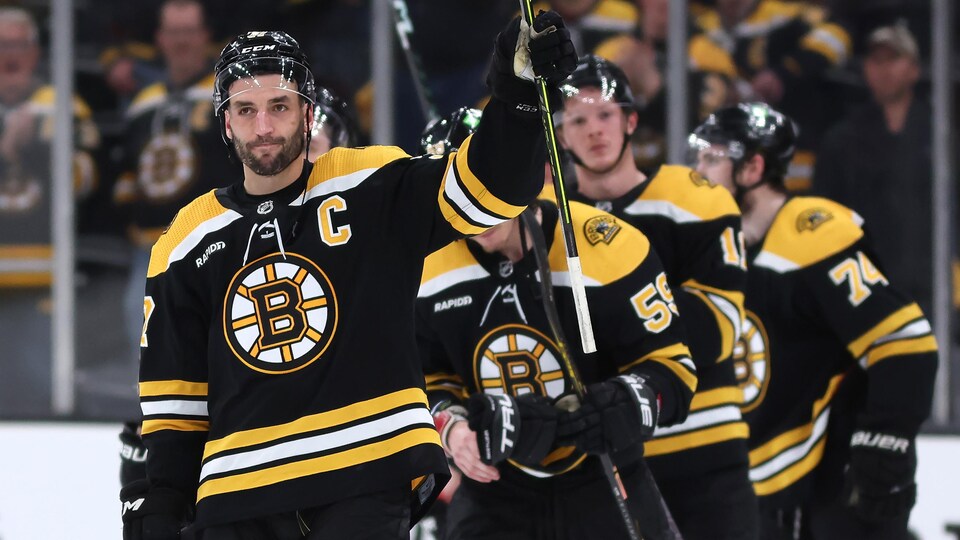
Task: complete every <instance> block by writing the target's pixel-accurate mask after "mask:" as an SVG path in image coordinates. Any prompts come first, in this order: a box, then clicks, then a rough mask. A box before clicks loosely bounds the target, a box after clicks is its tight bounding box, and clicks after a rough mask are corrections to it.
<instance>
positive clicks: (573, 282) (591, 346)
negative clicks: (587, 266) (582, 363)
mask: <svg viewBox="0 0 960 540" xmlns="http://www.w3.org/2000/svg"><path fill="white" fill-rule="evenodd" d="M567 271H568V272H569V273H570V289H571V290H572V291H573V304H574V306H576V308H577V323H578V324H579V325H580V341H581V343H583V352H585V353H587V354H590V353H592V352H597V342H596V341H595V340H594V339H593V323H592V322H590V307H589V306H588V305H587V290H586V289H585V288H584V287H583V268H582V267H581V266H580V257H567Z"/></svg>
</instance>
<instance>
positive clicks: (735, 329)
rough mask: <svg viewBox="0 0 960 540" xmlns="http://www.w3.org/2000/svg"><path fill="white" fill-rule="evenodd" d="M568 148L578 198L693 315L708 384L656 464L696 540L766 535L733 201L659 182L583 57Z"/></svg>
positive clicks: (669, 433)
mask: <svg viewBox="0 0 960 540" xmlns="http://www.w3.org/2000/svg"><path fill="white" fill-rule="evenodd" d="M561 91H562V92H563V95H564V110H563V111H562V112H560V113H558V114H557V122H556V123H557V124H558V125H559V126H560V133H559V140H560V142H561V144H562V145H563V147H564V148H565V149H566V151H567V152H568V154H569V155H570V157H572V159H573V161H574V164H575V172H576V178H577V185H576V188H575V189H571V190H570V193H571V197H572V198H574V199H577V200H580V201H583V202H587V203H589V204H592V205H594V206H596V207H597V208H599V209H601V210H606V211H608V212H610V213H611V214H613V215H615V216H617V217H618V218H620V219H622V220H624V221H626V222H628V223H630V224H631V225H633V226H635V227H637V228H638V229H640V230H641V231H643V233H644V234H645V235H646V236H647V238H649V239H650V244H651V245H652V246H653V249H654V251H656V252H657V254H658V255H659V256H660V260H661V261H662V262H663V267H664V269H665V270H666V275H667V280H668V282H669V285H670V288H671V289H672V290H673V293H674V297H675V298H676V303H677V307H679V308H680V313H682V314H683V317H682V318H681V322H682V324H683V326H684V327H685V328H686V330H687V336H688V337H689V341H688V344H689V346H690V352H691V353H692V354H693V361H694V362H695V363H696V365H697V373H698V377H699V380H700V383H699V385H698V386H697V393H696V395H695V396H694V398H693V403H692V404H691V407H690V416H689V417H688V418H687V420H686V422H684V423H682V424H680V425H677V426H673V427H671V428H669V429H665V428H659V429H657V431H656V433H654V438H653V440H651V441H650V442H648V443H647V445H646V456H647V458H648V460H647V462H648V463H649V465H650V469H651V470H652V471H653V475H654V476H655V477H656V479H657V483H658V484H659V485H660V488H661V490H662V492H663V496H664V499H665V500H666V502H667V505H668V506H669V507H670V509H671V511H672V512H673V516H674V518H675V519H676V521H677V525H678V526H679V528H680V531H681V532H682V533H683V535H684V538H687V539H697V538H705V539H711V540H716V539H722V538H729V539H740V538H754V537H755V536H756V523H755V522H754V521H752V518H753V516H754V515H755V514H756V498H755V497H754V495H753V491H752V489H751V488H750V483H749V481H748V479H747V447H746V439H747V436H748V432H747V426H746V424H745V423H744V422H743V421H742V418H741V414H740V409H739V405H740V403H741V401H742V395H741V392H740V390H739V388H737V382H736V378H735V376H734V371H733V363H732V362H731V361H730V357H731V355H732V353H733V346H734V343H736V341H737V339H738V338H739V336H740V329H741V321H742V317H743V289H744V287H745V280H746V272H745V267H744V262H743V258H742V256H741V253H742V238H741V236H740V212H739V210H738V209H737V205H736V203H735V202H734V200H733V198H732V197H731V196H730V194H728V193H727V192H725V191H724V190H722V189H719V188H717V187H715V186H711V185H710V184H709V183H708V182H707V181H706V180H704V179H703V178H702V177H701V176H700V175H699V174H697V173H696V172H695V171H693V170H691V169H689V168H687V167H681V166H676V165H664V166H662V167H660V168H659V169H658V170H657V171H656V172H655V173H654V174H652V175H651V176H649V177H648V176H646V175H645V174H644V173H642V172H640V171H639V170H638V169H637V167H636V165H635V162H634V158H633V155H632V150H631V147H630V146H629V145H628V142H629V137H630V135H631V134H632V133H633V131H634V129H636V126H637V113H636V111H635V103H634V99H633V95H632V94H631V91H630V88H629V84H628V83H627V80H626V78H625V76H624V74H623V72H622V71H621V70H620V69H619V68H618V67H616V66H615V65H614V64H612V63H610V62H608V61H606V60H603V59H602V58H599V57H595V56H585V57H582V58H581V60H580V63H579V64H578V66H577V69H576V71H574V73H573V74H572V75H571V76H570V78H569V79H568V80H567V81H565V82H564V84H563V85H562V86H561Z"/></svg>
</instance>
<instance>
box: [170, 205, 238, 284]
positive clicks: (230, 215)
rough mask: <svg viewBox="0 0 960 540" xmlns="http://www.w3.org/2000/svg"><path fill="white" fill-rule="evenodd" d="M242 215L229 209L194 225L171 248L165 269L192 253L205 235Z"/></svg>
mask: <svg viewBox="0 0 960 540" xmlns="http://www.w3.org/2000/svg"><path fill="white" fill-rule="evenodd" d="M240 217H241V216H240V213H239V212H236V211H234V210H227V211H226V212H224V213H222V214H219V215H217V216H214V217H212V218H210V219H208V220H206V221H204V222H202V223H201V224H200V225H198V226H196V227H194V229H193V230H192V231H190V234H188V235H187V236H185V237H184V238H183V240H181V241H180V243H179V244H177V245H176V246H175V247H174V248H173V249H172V250H170V257H168V258H167V267H166V268H164V271H166V270H167V269H169V268H170V265H171V264H173V263H175V262H176V261H179V260H180V259H182V258H184V257H186V256H187V253H190V251H191V250H192V249H193V248H195V247H197V244H199V243H200V242H201V241H202V240H203V238H204V237H205V236H207V235H208V234H210V233H212V232H214V231H219V230H220V229H222V228H224V227H226V226H227V225H229V224H231V223H233V222H234V221H236V220H238V219H240Z"/></svg>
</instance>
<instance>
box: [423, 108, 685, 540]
mask: <svg viewBox="0 0 960 540" xmlns="http://www.w3.org/2000/svg"><path fill="white" fill-rule="evenodd" d="M478 120H479V117H478V115H477V114H476V112H475V111H473V112H471V111H470V110H467V109H462V110H461V111H458V112H457V113H455V114H454V116H453V117H452V118H450V119H445V120H442V121H440V122H439V123H437V124H435V125H434V126H433V129H432V130H431V131H430V132H428V134H427V136H426V137H425V138H424V146H425V150H427V151H428V152H429V151H448V152H449V151H451V150H455V149H456V146H457V142H458V141H459V140H462V139H463V137H464V136H465V134H467V133H469V132H470V130H472V129H475V128H476V124H477V121H478ZM484 122H486V120H484ZM571 215H572V219H573V227H574V229H575V230H576V234H577V240H578V244H579V245H580V246H581V249H582V250H583V251H581V257H582V260H583V263H584V274H585V280H586V282H587V283H588V284H589V286H588V289H587V297H588V300H589V303H590V305H591V306H593V309H592V310H591V313H592V316H593V322H594V328H595V330H596V336H597V348H598V352H597V353H596V354H591V355H585V354H583V353H582V352H581V350H580V349H579V343H577V342H576V341H574V343H575V344H576V345H575V346H574V347H570V346H568V345H564V344H563V342H561V340H560V339H558V336H557V335H556V333H555V332H554V329H553V327H552V326H551V324H550V323H549V322H548V321H549V319H548V317H549V315H548V314H547V309H550V308H547V307H545V305H544V302H543V298H544V297H545V296H548V293H547V291H545V290H544V289H543V287H545V286H547V285H544V283H549V282H550V281H552V283H553V285H554V287H555V288H556V295H555V297H556V302H555V309H556V310H557V313H558V315H559V320H560V328H561V330H560V333H561V334H562V335H563V336H566V337H568V338H569V339H571V340H576V338H577V335H578V334H577V333H578V329H577V318H576V314H575V311H574V310H575V308H574V304H573V298H572V296H571V295H570V294H569V292H568V288H569V278H568V276H567V273H566V264H565V262H564V256H563V252H564V248H563V237H562V235H561V233H560V229H559V223H558V212H557V207H556V206H555V205H554V204H552V203H549V202H546V201H538V204H537V205H533V206H531V207H530V208H529V209H527V210H526V211H525V212H524V214H523V215H522V216H521V217H518V218H515V219H513V220H510V221H507V222H505V223H502V224H500V225H497V226H495V227H493V228H491V229H490V230H488V231H487V232H485V233H483V234H481V235H478V236H475V237H472V238H470V239H469V240H462V241H458V242H454V243H453V244H450V245H449V246H447V247H445V248H444V249H442V250H440V251H438V252H436V253H434V254H432V255H430V256H429V257H428V258H427V261H426V263H425V264H424V273H423V278H422V281H421V285H420V292H419V295H418V300H417V334H418V343H419V348H420V352H421V358H422V361H423V363H424V370H425V373H426V381H427V395H428V397H429V399H430V403H431V405H432V406H433V409H434V411H435V418H436V419H437V427H438V429H440V433H441V441H442V443H443V447H444V450H446V452H447V454H448V455H450V456H451V457H452V459H453V461H454V463H455V464H456V466H457V467H458V468H459V469H460V470H461V471H462V472H463V474H464V476H465V478H464V479H463V481H462V484H461V485H460V487H459V489H458V490H457V492H456V494H455V495H454V497H453V500H452V501H451V502H450V505H449V508H448V510H447V520H446V534H447V536H446V537H447V538H450V539H466V538H470V539H478V538H489V539H493V538H497V539H505V538H506V539H549V538H569V539H581V538H582V539H587V538H625V537H626V529H625V526H624V525H623V522H622V520H621V518H620V516H619V515H618V513H617V507H616V506H615V501H614V499H613V497H612V496H611V495H610V493H609V490H610V488H609V486H608V485H607V481H606V479H605V478H604V475H603V472H602V469H601V466H600V462H599V460H598V459H597V458H596V457H595V456H590V454H596V453H599V452H606V453H613V455H614V460H615V461H616V462H617V463H618V464H619V466H620V472H621V474H622V478H623V481H624V483H625V485H626V491H627V493H628V495H630V497H628V499H627V502H628V504H629V505H630V507H631V510H632V511H633V512H634V514H633V515H634V517H637V518H639V517H640V513H639V512H640V510H642V507H643V506H644V504H647V505H648V507H647V508H648V509H649V508H650V507H652V505H655V504H657V502H656V501H646V502H643V501H642V500H641V499H642V496H641V493H642V492H643V489H642V488H641V487H638V484H640V482H641V480H640V478H641V477H642V474H643V472H644V470H645V465H644V464H643V460H642V456H643V445H642V442H643V440H645V439H648V438H649V436H650V434H651V433H652V432H653V428H654V426H656V425H670V424H673V423H676V422H678V421H681V420H682V419H683V418H684V416H685V415H686V412H687V408H688V405H689V400H690V397H691V395H692V392H693V390H694V388H695V386H696V375H695V368H694V366H693V363H692V361H691V360H690V358H689V351H688V349H687V347H686V345H684V343H683V335H682V329H681V326H680V325H679V324H677V322H676V321H677V320H678V313H677V308H676V305H675V304H674V302H673V296H672V294H671V292H670V288H669V287H668V285H667V280H666V277H665V275H664V273H663V269H662V267H661V266H660V262H659V260H658V259H657V256H656V254H655V253H654V252H653V250H652V249H651V248H650V243H649V242H648V241H647V239H646V238H645V237H644V236H643V234H642V233H641V232H640V231H638V230H636V229H635V228H633V227H631V226H629V225H627V224H625V223H622V222H620V221H619V220H617V219H616V218H615V217H613V216H611V215H609V214H607V213H606V212H602V211H600V210H596V209H594V208H591V207H589V206H586V205H582V204H578V203H573V204H572V207H571ZM537 246H540V247H541V248H542V251H541V256H542V259H543V260H544V261H546V260H549V263H548V266H549V267H546V266H547V265H546V264H542V263H538V256H537V255H536V253H535V251H532V250H536V249H538V248H537ZM544 276H546V278H545V277H544ZM551 276H552V277H551ZM547 278H550V279H549V280H548V279H547ZM541 280H543V281H541ZM561 348H566V349H567V351H568V352H569V353H570V354H571V355H572V358H573V361H574V362H575V363H576V364H577V366H578V368H579V371H580V374H581V376H582V379H583V382H584V383H585V384H587V394H586V398H585V403H584V404H583V406H582V407H581V408H580V409H578V410H576V411H575V412H573V413H568V412H566V411H562V410H558V409H557V408H556V407H555V406H554V401H555V400H556V399H557V398H561V397H562V396H564V395H566V394H570V393H572V388H573V386H572V385H573V383H572V380H571V376H570V374H569V372H567V371H566V370H565V368H564V367H563V360H562V358H561ZM631 384H632V385H634V386H635V388H636V389H637V391H638V392H639V399H638V400H634V399H632V398H631V390H630V389H629V388H630V386H629V385H631ZM564 399H567V398H564ZM645 406H646V407H647V412H644V407H645ZM511 414H512V415H515V416H516V417H517V418H516V419H515V420H513V421H511V422H510V424H511V425H516V426H518V427H517V428H516V430H515V431H512V432H510V433H506V434H505V433H504V432H502V431H501V430H500V427H502V426H503V424H502V422H500V421H498V419H502V418H504V417H503V415H511ZM504 448H506V449H507V450H506V451H504ZM519 508H531V509H532V512H533V513H532V514H531V513H525V512H518V509H519ZM649 525H651V524H650V523H647V522H645V521H644V520H643V519H641V520H640V528H641V530H644V529H645V528H646V527H648V526H649ZM644 532H645V533H646V531H644Z"/></svg>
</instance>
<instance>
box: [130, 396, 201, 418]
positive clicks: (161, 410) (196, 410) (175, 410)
mask: <svg viewBox="0 0 960 540" xmlns="http://www.w3.org/2000/svg"><path fill="white" fill-rule="evenodd" d="M140 410H141V411H142V412H143V415H144V416H157V415H168V414H179V415H185V416H207V402H206V401H187V400H182V399H168V400H164V401H144V402H141V403H140Z"/></svg>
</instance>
